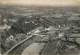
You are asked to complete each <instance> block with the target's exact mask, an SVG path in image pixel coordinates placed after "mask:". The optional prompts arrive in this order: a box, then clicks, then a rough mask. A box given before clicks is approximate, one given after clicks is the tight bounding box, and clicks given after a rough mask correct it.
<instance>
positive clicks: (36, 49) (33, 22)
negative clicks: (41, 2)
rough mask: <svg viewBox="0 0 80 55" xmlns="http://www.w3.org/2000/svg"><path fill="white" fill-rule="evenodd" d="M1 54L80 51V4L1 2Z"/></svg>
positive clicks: (63, 54)
mask: <svg viewBox="0 0 80 55" xmlns="http://www.w3.org/2000/svg"><path fill="white" fill-rule="evenodd" d="M0 55H80V7H79V6H75V7H73V6H72V7H52V6H18V5H17V6H15V5H14V6H13V5H0Z"/></svg>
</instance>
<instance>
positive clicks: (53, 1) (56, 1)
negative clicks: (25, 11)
mask: <svg viewBox="0 0 80 55" xmlns="http://www.w3.org/2000/svg"><path fill="white" fill-rule="evenodd" d="M0 4H9V5H11V4H13V5H15V4H16V5H39V6H80V0H0Z"/></svg>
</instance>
